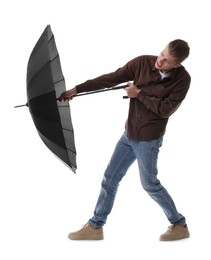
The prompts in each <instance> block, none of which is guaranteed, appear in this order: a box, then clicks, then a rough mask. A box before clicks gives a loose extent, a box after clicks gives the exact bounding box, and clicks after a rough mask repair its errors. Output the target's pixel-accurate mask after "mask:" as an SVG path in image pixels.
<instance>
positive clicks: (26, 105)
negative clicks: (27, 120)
mask: <svg viewBox="0 0 211 260" xmlns="http://www.w3.org/2000/svg"><path fill="white" fill-rule="evenodd" d="M18 107H28V103H26V104H25V105H18V106H14V108H18Z"/></svg>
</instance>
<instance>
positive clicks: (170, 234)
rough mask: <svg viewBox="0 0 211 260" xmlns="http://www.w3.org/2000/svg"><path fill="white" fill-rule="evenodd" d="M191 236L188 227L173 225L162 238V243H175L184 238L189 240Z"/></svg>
mask: <svg viewBox="0 0 211 260" xmlns="http://www.w3.org/2000/svg"><path fill="white" fill-rule="evenodd" d="M189 236H190V233H189V231H188V227H187V225H186V226H182V225H178V224H173V225H171V226H170V227H169V228H168V230H167V231H166V232H165V233H164V234H162V235H161V236H160V241H173V240H179V239H183V238H188V237H189Z"/></svg>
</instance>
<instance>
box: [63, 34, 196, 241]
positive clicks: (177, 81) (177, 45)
mask: <svg viewBox="0 0 211 260" xmlns="http://www.w3.org/2000/svg"><path fill="white" fill-rule="evenodd" d="M188 56H189V46H188V44H187V42H185V41H183V40H180V39H177V40H174V41H171V42H170V43H169V44H168V45H167V46H166V48H165V49H164V50H163V51H162V52H161V53H160V55H159V56H152V55H143V56H139V57H137V58H135V59H133V60H131V61H129V62H128V63H127V64H126V65H125V66H123V67H122V68H119V69H118V70H116V71H115V72H112V73H109V74H105V75H102V76H100V77H97V78H95V79H92V80H88V81H86V82H84V83H83V84H80V85H77V86H76V87H74V88H72V89H70V90H69V91H66V92H64V93H62V94H61V96H60V97H59V100H65V101H66V100H70V99H72V98H73V97H74V96H75V95H77V93H81V92H88V91H93V90H99V89H103V88H109V87H113V86H115V85H117V84H120V83H123V82H129V83H128V86H127V87H126V88H125V90H126V92H127V95H128V97H129V98H130V106H129V114H128V119H127V122H126V126H125V132H124V134H123V135H122V137H121V138H120V140H119V141H118V143H117V145H116V148H115V150H114V153H113V155H112V157H111V160H110V162H109V164H108V166H107V169H106V171H105V173H104V177H103V181H102V186H101V191H100V195H99V198H98V201H97V204H96V207H95V210H94V215H93V217H92V218H91V219H89V221H88V222H87V224H86V225H84V226H83V227H82V229H80V230H79V231H77V232H73V233H70V234H69V236H68V237H69V238H70V239H73V240H99V239H103V225H104V224H105V223H106V220H107V216H108V214H109V213H110V212H111V209H112V207H113V203H114V199H115V196H116V192H117V188H118V185H119V183H120V181H121V179H122V178H123V177H124V175H125V174H126V172H127V170H128V168H129V167H130V166H131V164H132V163H133V162H134V161H135V160H137V162H138V167H139V174H140V180H141V184H142V186H143V188H144V190H145V191H146V192H147V193H148V194H149V195H150V197H151V198H152V199H154V200H155V201H156V202H157V203H158V204H159V205H160V207H161V208H162V209H163V211H164V213H165V215H166V217H167V218H168V220H169V222H170V223H171V226H170V227H169V228H168V230H167V231H166V232H165V233H164V234H162V235H161V236H160V240H161V241H170V240H178V239H183V238H188V237H189V231H188V227H187V224H186V219H185V217H184V216H183V215H182V214H180V213H179V212H178V211H177V208H176V206H175V204H174V201H173V200H172V198H171V196H170V195H169V193H168V192H167V190H166V189H165V188H164V187H163V186H162V184H161V183H160V181H159V180H158V179H157V173H158V171H157V159H158V153H159V148H160V147H161V145H162V140H163V136H164V133H165V129H166V125H167V122H168V119H169V117H170V116H171V115H172V114H173V113H174V112H175V111H176V110H177V108H178V107H179V105H180V104H181V102H182V101H183V100H184V98H185V96H186V94H187V91H188V89H189V86H190V82H191V78H190V75H189V74H188V72H187V71H186V70H185V68H184V67H183V66H182V65H181V63H182V62H183V61H184V60H185V59H186V58H187V57H188ZM130 81H133V83H130Z"/></svg>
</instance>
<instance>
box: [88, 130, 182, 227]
mask: <svg viewBox="0 0 211 260" xmlns="http://www.w3.org/2000/svg"><path fill="white" fill-rule="evenodd" d="M162 141H163V138H162V137H161V138H159V139H156V140H151V141H135V140H129V139H128V138H127V136H126V134H125V133H124V134H123V135H122V137H121V138H120V140H119V142H118V143H117V145H116V148H115V150H114V153H113V155H112V157H111V160H110V162H109V164H108V166H107V168H106V171H105V173H104V177H103V181H102V186H101V191H100V195H99V198H98V201H97V204H96V207H95V211H94V216H93V217H92V218H91V219H89V221H88V223H89V224H91V225H93V226H95V227H101V226H103V225H104V224H105V223H106V220H107V216H108V214H109V213H110V212H111V210H112V207H113V204H114V200H115V197H116V193H117V189H118V186H119V183H120V181H121V180H122V178H123V177H124V176H125V174H126V172H127V170H128V168H129V167H130V166H131V165H132V163H133V162H134V161H135V160H136V159H137V162H138V167H139V174H140V179H141V184H142V186H143V188H144V190H145V191H146V192H147V193H148V194H149V195H150V197H151V198H152V199H153V200H155V201H156V202H157V203H158V204H159V205H160V207H161V208H162V209H163V211H164V213H165V215H166V217H167V218H168V220H169V222H170V223H171V224H181V225H185V224H186V222H185V217H184V216H183V215H181V214H180V213H178V211H177V209H176V206H175V204H174V202H173V200H172V198H171V196H170V195H169V194H168V192H167V190H166V189H165V188H164V187H163V186H162V184H161V183H160V181H159V180H158V179H157V173H158V170H157V158H158V153H159V148H160V147H161V145H162Z"/></svg>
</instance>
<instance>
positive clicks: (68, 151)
mask: <svg viewBox="0 0 211 260" xmlns="http://www.w3.org/2000/svg"><path fill="white" fill-rule="evenodd" d="M65 90H66V88H65V80H64V76H63V74H62V70H61V64H60V59H59V54H58V51H57V48H56V44H55V39H54V35H53V33H52V31H51V27H50V25H48V26H47V27H46V28H45V30H44V32H43V33H42V35H41V36H40V38H39V40H38V41H37V43H36V45H35V47H34V49H33V51H32V53H31V55H30V58H29V61H28V67H27V104H26V106H28V107H29V110H30V113H31V116H32V119H33V121H34V124H35V126H36V128H37V131H38V134H39V136H40V137H41V139H42V140H43V142H44V143H45V144H46V146H47V147H48V148H49V149H50V150H51V151H52V152H53V153H54V154H55V155H57V156H58V157H59V158H60V159H61V160H62V161H63V162H64V163H65V164H66V165H67V166H69V167H70V169H71V170H72V171H73V172H75V171H76V168H77V166H76V149H75V141H74V131H73V125H72V120H71V115H70V107H69V103H68V102H60V101H57V100H56V97H57V96H58V95H60V94H61V93H62V92H64V91H65ZM16 107H19V106H16Z"/></svg>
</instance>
